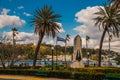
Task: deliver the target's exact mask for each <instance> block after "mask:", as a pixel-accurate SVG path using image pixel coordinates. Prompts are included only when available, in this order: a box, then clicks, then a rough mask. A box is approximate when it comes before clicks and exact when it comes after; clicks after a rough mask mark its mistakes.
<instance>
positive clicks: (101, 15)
mask: <svg viewBox="0 0 120 80" xmlns="http://www.w3.org/2000/svg"><path fill="white" fill-rule="evenodd" d="M98 10H99V11H98V12H96V13H94V14H95V15H97V17H96V18H94V21H95V26H98V27H99V29H100V28H101V27H102V28H103V33H102V36H101V40H100V45H99V65H98V66H101V50H102V45H103V40H104V37H105V34H106V32H108V33H109V32H112V33H113V35H114V36H117V37H119V28H120V10H119V9H118V8H116V9H115V8H113V5H110V4H109V5H108V6H106V5H104V6H103V7H99V8H98Z"/></svg>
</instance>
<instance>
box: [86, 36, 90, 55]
mask: <svg viewBox="0 0 120 80" xmlns="http://www.w3.org/2000/svg"><path fill="white" fill-rule="evenodd" d="M89 39H90V37H89V36H87V35H86V53H87V49H88V41H89Z"/></svg>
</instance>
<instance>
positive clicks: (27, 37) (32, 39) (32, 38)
mask: <svg viewBox="0 0 120 80" xmlns="http://www.w3.org/2000/svg"><path fill="white" fill-rule="evenodd" d="M5 35H6V36H7V38H8V39H9V41H10V42H12V32H4V33H3V36H5ZM15 38H16V42H17V43H19V44H28V43H34V44H36V43H37V41H38V36H37V35H35V34H34V33H27V32H19V33H18V34H17V36H16V37H15Z"/></svg>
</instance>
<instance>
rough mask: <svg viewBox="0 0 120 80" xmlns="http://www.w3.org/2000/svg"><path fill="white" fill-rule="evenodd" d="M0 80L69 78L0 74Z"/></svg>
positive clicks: (54, 79) (53, 79)
mask: <svg viewBox="0 0 120 80" xmlns="http://www.w3.org/2000/svg"><path fill="white" fill-rule="evenodd" d="M0 80H69V79H56V78H40V77H34V76H20V75H0Z"/></svg>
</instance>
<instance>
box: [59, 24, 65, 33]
mask: <svg viewBox="0 0 120 80" xmlns="http://www.w3.org/2000/svg"><path fill="white" fill-rule="evenodd" d="M57 25H59V26H60V27H61V29H60V30H59V32H60V33H63V32H65V30H64V29H63V27H62V23H58V22H57Z"/></svg>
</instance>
